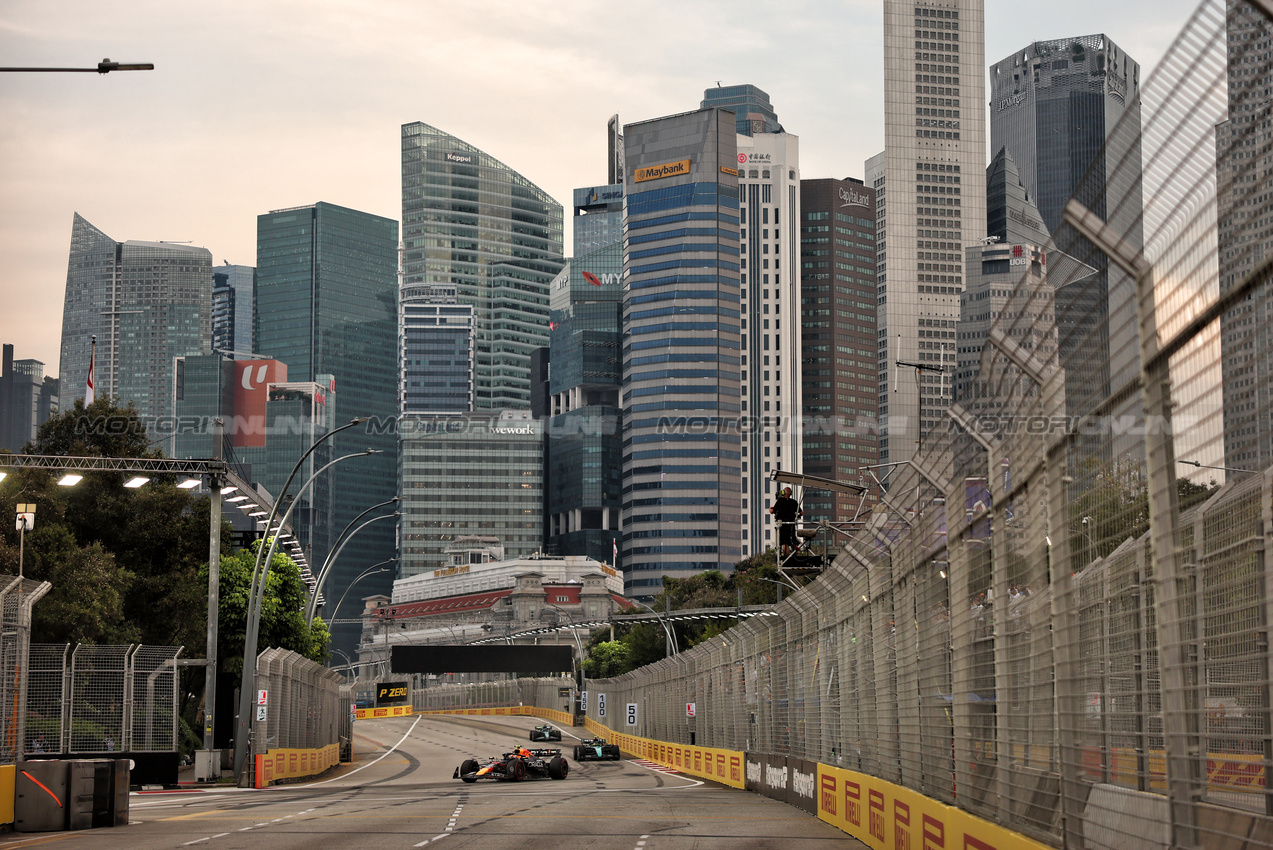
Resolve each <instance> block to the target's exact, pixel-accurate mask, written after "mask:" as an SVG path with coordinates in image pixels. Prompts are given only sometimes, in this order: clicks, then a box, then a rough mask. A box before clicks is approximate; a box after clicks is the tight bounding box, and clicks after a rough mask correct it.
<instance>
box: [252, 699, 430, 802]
mask: <svg viewBox="0 0 1273 850" xmlns="http://www.w3.org/2000/svg"><path fill="white" fill-rule="evenodd" d="M422 719H424V715H423V714H417V715H416V718H415V722H414V723H412V724H411V728H409V729H407V731H406V732H403V733H402V737H401V738H399V739H398V743H396V744H394V745H393V746H392V747H390V748H389V749H387V750H385V751H384V752H383V753H381V754H380V756H379V757H378V758H376V759H375V760H373V761H369V762H367V763H366V764H363V765H359V766H358V767H355V768H354V769H353V770H351V771H349V772H348V773H344V774H341V775H340V776H333V777H332V778H331V779H324V780H323V781H322V782H307V783H305V784H297V785H272V786H270V787H271V788H317V787H318V786H319V785H326V784H327V783H328V782H335V781H336V780H337V779H348V778H349V777H351V776H353V775H354V774H355V773H357V772H358V771H360V770H362V769H364V768H368V767H371V766H372V765H373V764H375V763H376V762H378V761H380V759H382V758H384V757H385V756H387V755H389V754H390V753H392V752H393V751H394V750H396V749H398V747H400V746H402V742H403V741H405V740H407V737H408V736H409V735H410V734H411V733H412V732H413V731H414V730H415V728H416V726H417V725H419V723H420V721H421V720H422ZM261 790H265V789H264V788H263V789H261Z"/></svg>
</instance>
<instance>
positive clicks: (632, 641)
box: [584, 549, 787, 679]
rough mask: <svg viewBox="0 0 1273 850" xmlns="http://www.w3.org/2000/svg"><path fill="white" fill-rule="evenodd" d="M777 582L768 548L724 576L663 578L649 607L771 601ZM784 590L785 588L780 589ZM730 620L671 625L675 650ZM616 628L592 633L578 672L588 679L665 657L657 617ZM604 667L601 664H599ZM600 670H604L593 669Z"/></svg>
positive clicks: (774, 560) (704, 638)
mask: <svg viewBox="0 0 1273 850" xmlns="http://www.w3.org/2000/svg"><path fill="white" fill-rule="evenodd" d="M779 585H784V586H786V585H787V582H786V581H785V580H784V579H781V578H779V574H778V556H777V553H776V552H774V550H773V549H769V550H767V551H765V552H762V553H760V554H757V555H753V556H752V557H750V558H747V559H745V560H742V561H739V562H738V563H737V564H736V565H735V566H734V572H733V573H731V574H729V575H725V574H724V573H722V572H720V571H718V570H709V571H707V572H704V573H699V574H698V575H694V576H689V577H687V578H680V579H678V578H672V577H671V576H664V577H663V590H662V591H661V592H660V593H659V594H658V595H657V596H655V597H654V598H653V599H651V600H650V603H649V604H650V607H651V608H653V609H655V610H656V611H658V612H660V613H663V612H664V611H668V610H671V611H679V610H686V609H692V608H733V607H735V606H737V605H739V604H742V605H772V604H774V603H775V602H776V601H777V600H778V594H779V590H780V587H779ZM783 592H784V593H785V591H783ZM630 613H633V614H643V613H648V612H646V610H645V609H644V608H641V607H639V606H633V607H632V608H631V609H630ZM735 624H736V621H733V620H691V621H688V622H677V623H672V624H671V625H672V628H673V629H674V630H675V634H676V639H677V642H678V643H679V644H680V647H681V649H687V648H689V647H691V646H696V645H698V644H700V643H703V642H704V641H707V640H710V639H711V638H713V637H716V636H718V635H720V634H721V633H722V632H724V631H726V630H728V629H729V628H731V627H732V626H734V625H735ZM616 631H621V632H622V634H621V636H619V637H618V639H617V640H614V641H611V640H606V639H605V637H604V636H605V634H606V633H605V632H604V631H598V632H595V633H594V634H593V638H592V642H591V649H590V650H589V653H590V658H589V661H586V662H584V674H585V675H586V676H588V677H589V678H593V679H596V678H610V677H614V676H620V675H622V674H624V673H627V672H629V671H631V670H635V669H637V668H638V667H643V666H645V665H647V664H653V663H654V662H656V661H659V660H660V659H662V658H665V657H666V655H667V647H666V644H667V638H666V637H665V635H664V632H663V627H662V625H661V624H660V623H658V622H657V621H649V620H639V621H634V622H632V623H631V624H630V625H622V617H620V619H619V620H618V621H617V622H616ZM614 644H619V645H621V646H623V647H625V648H626V652H625V653H622V654H620V653H619V652H618V651H617V650H616V649H613V648H609V647H612V646H613V645H614ZM602 646H606V647H607V649H605V650H604V651H603V652H604V653H605V654H604V655H603V656H601V660H600V661H598V663H597V665H596V666H595V667H592V666H589V665H590V663H591V662H592V660H593V659H596V658H598V652H599V651H602V650H601V647H602ZM603 665H604V666H603ZM594 670H604V671H605V672H604V674H600V673H597V672H594Z"/></svg>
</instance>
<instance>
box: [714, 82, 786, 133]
mask: <svg viewBox="0 0 1273 850" xmlns="http://www.w3.org/2000/svg"><path fill="white" fill-rule="evenodd" d="M699 107H700V108H701V109H728V110H729V111H730V112H732V113H734V121H735V126H736V127H737V128H738V135H740V136H751V135H754V134H756V133H781V132H782V125H781V124H779V123H778V115H777V113H775V112H774V108H773V106H772V104H770V103H769V94H768V93H767V92H765V91H763V90H761V89H759V88H757V87H756V86H753V85H751V84H750V83H747V84H744V85H740V86H721V85H719V84H717V86H716V88H714V89H706V90H704V92H703V102H702V103H700V104H699Z"/></svg>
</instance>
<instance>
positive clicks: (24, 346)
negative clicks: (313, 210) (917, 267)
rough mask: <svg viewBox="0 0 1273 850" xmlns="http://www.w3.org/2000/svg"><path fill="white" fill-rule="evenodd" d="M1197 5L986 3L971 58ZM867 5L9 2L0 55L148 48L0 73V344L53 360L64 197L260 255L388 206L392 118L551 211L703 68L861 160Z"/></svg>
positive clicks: (123, 221) (225, 255)
mask: <svg viewBox="0 0 1273 850" xmlns="http://www.w3.org/2000/svg"><path fill="white" fill-rule="evenodd" d="M1194 6H1195V3H1194V2H1193V0H1117V2H1108V0H1106V1H1105V2H1099V0H1066V2H1058V0H1016V2H1007V0H986V30H987V31H986V58H987V62H993V61H996V60H998V59H1001V58H1003V57H1004V56H1006V55H1007V54H1009V53H1011V52H1012V51H1014V50H1016V49H1017V48H1020V47H1023V46H1025V45H1026V44H1027V43H1029V42H1031V41H1035V40H1039V39H1051V38H1064V37H1068V36H1074V35H1083V34H1088V33H1095V32H1104V33H1106V34H1107V35H1109V37H1110V38H1111V39H1113V40H1114V41H1115V42H1116V43H1118V44H1119V45H1120V46H1122V48H1123V49H1124V50H1125V51H1126V52H1127V54H1128V55H1130V56H1131V57H1132V58H1133V59H1135V60H1137V61H1139V62H1140V63H1141V65H1142V66H1143V68H1144V69H1145V71H1149V70H1151V69H1152V68H1153V67H1154V65H1156V64H1157V62H1158V59H1159V58H1160V57H1161V56H1162V54H1163V53H1164V51H1165V50H1166V49H1167V47H1168V46H1169V44H1170V43H1171V41H1172V39H1174V37H1175V35H1176V33H1177V32H1178V31H1179V30H1180V28H1181V27H1182V26H1183V25H1184V23H1185V21H1186V19H1187V18H1188V16H1189V15H1190V14H1191V13H1192V11H1193V9H1194ZM881 22H882V3H881V2H880V0H787V2H785V3H782V4H778V3H760V2H754V0H735V2H730V3H725V2H700V0H683V1H682V2H665V0H645V2H636V3H622V2H601V0H593V2H588V1H587V0H552V2H543V0H519V2H516V3H514V2H508V0H464V2H455V0H450V2H436V0H427V2H421V0H362V2H354V0H305V2H295V0H286V1H285V2H284V1H283V0H274V2H270V1H269V0H265V2H262V0H252V2H238V0H218V2H216V3H211V2H193V0H188V1H187V2H172V0H155V2H136V0H134V2H111V3H103V2H100V0H93V2H49V0H8V2H6V3H5V4H4V6H3V8H0V64H2V65H5V66H57V67H61V66H75V67H88V66H92V65H95V64H96V63H97V61H98V60H100V59H102V58H103V57H109V58H111V59H114V60H117V61H127V62H153V63H154V64H155V70H154V71H149V72H129V73H112V74H108V75H106V76H99V75H97V74H0V116H3V118H2V119H0V188H2V195H0V197H2V198H3V201H4V202H3V205H0V234H2V238H3V253H2V254H0V256H2V257H3V260H2V261H0V298H2V299H3V302H2V303H3V306H2V307H0V341H2V342H11V343H14V344H15V346H16V352H15V356H16V357H18V358H35V359H38V360H42V361H44V363H45V364H46V374H57V371H58V357H59V354H58V352H59V345H60V337H61V321H62V296H63V291H64V289H65V285H66V263H67V252H68V248H69V243H70V233H71V217H72V214H73V213H75V212H79V213H80V214H81V215H83V216H84V217H85V218H87V219H88V220H89V221H91V222H92V223H93V224H95V225H97V226H98V227H99V228H101V229H102V230H103V231H105V232H106V233H107V234H108V235H110V236H111V237H113V238H115V239H118V240H121V241H123V240H127V239H140V240H171V241H188V242H192V243H193V244H195V245H201V246H204V247H206V248H208V249H209V250H210V251H211V252H212V256H213V262H215V263H216V264H218V265H219V264H221V262H222V261H223V260H228V261H230V262H232V263H243V264H247V265H254V264H255V262H256V216H257V215H258V214H260V213H262V212H267V211H269V210H271V209H278V208H281V207H289V206H298V205H303V204H309V203H313V202H315V201H328V202H331V203H335V204H341V205H344V206H348V207H353V208H356V209H360V210H365V211H367V212H371V213H376V214H379V215H384V216H388V217H391V218H395V219H396V218H398V217H399V216H400V214H401V202H400V197H399V128H400V126H401V125H402V124H403V123H406V122H410V121H424V122H427V123H429V124H433V125H434V126H437V127H439V128H441V129H443V130H445V131H447V132H449V133H452V134H454V135H456V136H458V137H460V138H461V139H464V140H465V141H467V142H470V143H471V144H474V145H476V146H477V147H479V148H481V149H482V150H485V151H487V152H488V153H490V154H491V155H493V156H495V157H496V158H498V159H500V160H502V161H503V162H505V163H506V164H508V165H509V166H510V167H512V168H514V169H516V170H517V171H519V172H521V173H522V174H523V175H525V176H526V177H527V178H529V179H530V180H532V181H534V182H535V183H537V184H539V186H541V187H542V188H543V189H544V190H546V191H547V192H548V193H549V194H551V195H552V196H553V197H555V198H556V199H557V200H558V201H560V202H562V204H563V205H564V206H567V207H568V206H569V204H570V199H571V190H572V189H573V188H575V187H577V186H588V185H596V184H600V183H603V182H605V177H606V167H605V147H606V139H605V127H606V121H607V119H608V118H609V117H610V115H612V114H614V113H616V112H617V113H619V116H620V119H621V120H622V121H624V122H625V123H626V122H632V121H639V120H645V119H648V118H655V117H658V116H660V115H668V114H672V113H676V112H684V111H688V110H691V109H696V108H697V107H698V105H699V101H700V99H701V98H702V94H703V89H704V88H706V87H708V86H714V85H715V84H716V82H717V81H721V82H723V83H724V84H726V85H729V84H737V83H754V84H755V85H757V86H759V87H761V88H762V89H764V90H766V91H768V92H769V95H770V97H771V99H772V101H773V104H774V108H775V109H776V111H777V113H778V118H779V120H780V121H781V122H782V124H783V125H784V127H785V128H786V129H787V131H788V132H791V133H795V134H796V135H798V136H800V147H801V152H800V170H801V175H802V176H803V177H849V176H851V177H861V176H862V167H863V161H864V160H865V159H866V157H868V156H870V155H872V154H874V153H876V152H878V151H879V150H880V149H881V148H882V147H883V144H884V133H883V124H882V122H883V100H882V97H881V93H880V89H881V87H882V81H883V51H882V47H881V27H882V23H881ZM1142 76H1143V74H1142ZM567 213H569V210H567ZM568 234H569V227H567V238H569V237H568ZM567 250H569V246H567Z"/></svg>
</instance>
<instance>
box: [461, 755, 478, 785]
mask: <svg viewBox="0 0 1273 850" xmlns="http://www.w3.org/2000/svg"><path fill="white" fill-rule="evenodd" d="M470 773H477V762H475V761H473V759H465V760H464V763H463V764H461V765H460V779H462V780H463V781H465V782H476V781H477V777H476V776H469V775H468V774H470Z"/></svg>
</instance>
